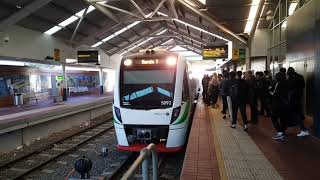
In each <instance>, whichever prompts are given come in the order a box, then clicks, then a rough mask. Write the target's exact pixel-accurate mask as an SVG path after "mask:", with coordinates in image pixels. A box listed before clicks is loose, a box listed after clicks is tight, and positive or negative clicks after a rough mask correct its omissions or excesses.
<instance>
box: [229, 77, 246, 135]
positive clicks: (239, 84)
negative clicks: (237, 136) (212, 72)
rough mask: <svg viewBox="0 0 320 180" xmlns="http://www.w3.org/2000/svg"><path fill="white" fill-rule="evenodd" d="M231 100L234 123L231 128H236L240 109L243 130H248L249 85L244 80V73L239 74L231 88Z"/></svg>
mask: <svg viewBox="0 0 320 180" xmlns="http://www.w3.org/2000/svg"><path fill="white" fill-rule="evenodd" d="M230 95H231V99H232V111H233V114H232V116H233V117H232V123H231V126H230V127H231V128H236V123H237V114H238V109H240V113H241V117H242V121H243V130H244V131H247V130H248V119H247V114H246V103H247V97H248V85H247V83H246V81H245V80H244V79H242V71H238V72H237V79H236V81H235V82H234V84H232V86H231V92H230Z"/></svg>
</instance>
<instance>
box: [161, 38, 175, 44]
mask: <svg viewBox="0 0 320 180" xmlns="http://www.w3.org/2000/svg"><path fill="white" fill-rule="evenodd" d="M170 41H173V39H169V40H168V41H166V42H164V43H162V44H161V45H165V44H167V43H169V42H170Z"/></svg>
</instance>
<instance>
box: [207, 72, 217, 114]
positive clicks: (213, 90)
mask: <svg viewBox="0 0 320 180" xmlns="http://www.w3.org/2000/svg"><path fill="white" fill-rule="evenodd" d="M218 86H219V80H218V76H217V73H213V76H212V79H211V81H210V82H209V87H208V94H209V97H210V101H209V105H212V107H213V108H216V107H217V100H218V96H219V87H218Z"/></svg>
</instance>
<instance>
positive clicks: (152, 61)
mask: <svg viewBox="0 0 320 180" xmlns="http://www.w3.org/2000/svg"><path fill="white" fill-rule="evenodd" d="M134 63H135V64H138V65H139V64H141V65H152V64H160V63H161V61H160V60H159V59H136V60H134Z"/></svg>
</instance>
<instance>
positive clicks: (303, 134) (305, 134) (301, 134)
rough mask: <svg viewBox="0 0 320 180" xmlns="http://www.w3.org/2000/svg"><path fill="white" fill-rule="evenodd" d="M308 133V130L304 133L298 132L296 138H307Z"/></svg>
mask: <svg viewBox="0 0 320 180" xmlns="http://www.w3.org/2000/svg"><path fill="white" fill-rule="evenodd" d="M309 135H310V134H309V131H308V130H305V131H302V130H301V131H300V133H299V134H297V137H304V136H309Z"/></svg>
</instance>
